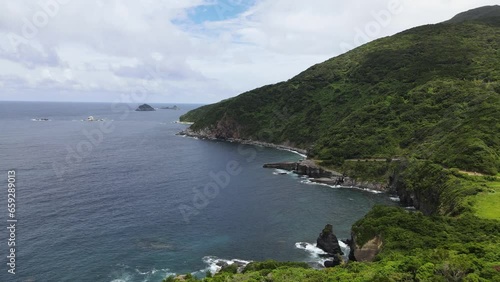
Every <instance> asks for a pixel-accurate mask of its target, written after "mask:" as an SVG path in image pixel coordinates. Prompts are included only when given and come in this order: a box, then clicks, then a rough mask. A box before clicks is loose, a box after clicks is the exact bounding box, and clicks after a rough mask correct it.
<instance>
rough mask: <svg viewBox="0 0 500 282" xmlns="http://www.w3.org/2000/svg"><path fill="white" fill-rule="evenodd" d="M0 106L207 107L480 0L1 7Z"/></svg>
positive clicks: (83, 1)
mask: <svg viewBox="0 0 500 282" xmlns="http://www.w3.org/2000/svg"><path fill="white" fill-rule="evenodd" d="M0 1H1V7H2V8H1V9H0V38H1V40H0V101H75V102H119V101H121V102H123V101H139V100H140V101H144V102H158V103H160V102H162V103H213V102H217V101H220V100H223V99H227V98H229V97H233V96H236V95H238V94H240V93H243V92H245V91H249V90H252V89H254V88H257V87H261V86H263V85H267V84H273V83H277V82H280V81H284V80H288V79H290V78H292V77H293V76H295V75H297V74H299V73H300V72H302V71H304V70H305V69H307V68H308V67H310V66H312V65H314V64H317V63H321V62H323V61H325V60H327V59H329V58H332V57H335V56H338V55H340V54H342V53H344V52H346V51H348V50H350V49H353V48H355V47H357V46H360V45H362V44H365V43H367V42H369V41H372V40H375V39H377V38H381V37H385V36H390V35H393V34H396V33H398V32H401V31H403V30H406V29H409V28H412V27H416V26H420V25H424V24H434V23H439V22H442V21H445V20H448V19H450V18H452V17H453V16H454V15H456V14H458V13H460V12H463V11H466V10H469V9H473V8H477V7H480V6H485V5H496V4H499V1H498V0H496V1H488V0H472V1H471V0H419V1H415V0H370V1H367V0H364V1H361V0H349V1H346V0H249V1H244V0H141V1H137V0H38V1H34V0H0Z"/></svg>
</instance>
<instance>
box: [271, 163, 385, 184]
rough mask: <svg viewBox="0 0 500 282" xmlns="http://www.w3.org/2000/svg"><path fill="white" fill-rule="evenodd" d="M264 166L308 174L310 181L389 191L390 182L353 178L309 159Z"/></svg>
mask: <svg viewBox="0 0 500 282" xmlns="http://www.w3.org/2000/svg"><path fill="white" fill-rule="evenodd" d="M263 167H264V168H274V169H282V170H288V171H293V172H294V173H296V174H298V175H305V176H308V177H309V180H310V181H312V182H315V183H319V184H326V185H330V186H342V187H356V188H360V189H368V190H374V191H381V192H389V185H388V184H389V183H377V182H371V181H362V180H359V179H355V178H351V177H349V176H347V175H345V174H342V173H339V172H336V171H333V170H330V169H327V168H324V167H322V166H319V165H317V164H316V163H315V162H314V161H312V160H308V159H307V160H301V161H298V162H282V163H269V164H264V166H263Z"/></svg>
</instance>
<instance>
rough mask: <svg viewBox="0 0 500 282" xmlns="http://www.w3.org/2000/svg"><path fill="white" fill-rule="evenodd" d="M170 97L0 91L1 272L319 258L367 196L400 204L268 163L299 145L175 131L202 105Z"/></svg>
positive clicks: (83, 276)
mask: <svg viewBox="0 0 500 282" xmlns="http://www.w3.org/2000/svg"><path fill="white" fill-rule="evenodd" d="M151 105H152V106H153V107H162V106H172V104H158V103H151ZM177 106H179V107H180V108H181V110H157V111H155V112H135V111H133V109H135V107H137V105H133V107H126V106H125V105H123V104H122V105H118V106H117V105H112V104H106V103H49V102H0V159H1V161H0V179H1V181H0V182H1V183H2V186H4V188H2V189H1V191H2V192H1V193H2V196H1V199H2V201H1V203H0V205H1V206H0V230H2V231H0V250H1V254H2V260H1V261H2V263H1V264H0V281H43V282H45V281H106V282H110V281H114V282H118V281H161V280H162V279H163V278H165V277H166V276H168V275H171V274H185V273H193V274H195V275H201V276H202V275H203V274H204V273H205V272H206V271H207V270H212V271H213V270H215V269H216V265H215V263H216V262H217V261H219V260H226V261H229V260H234V259H238V260H243V261H251V260H265V259H275V260H279V261H304V262H311V263H312V262H321V258H319V257H318V253H319V251H318V249H316V248H315V247H314V242H315V241H316V238H317V237H318V234H319V233H320V231H321V230H322V229H323V227H324V226H325V224H327V223H330V224H332V225H333V226H334V232H335V233H336V235H337V236H338V237H339V238H341V239H342V238H349V236H350V227H351V225H352V224H353V223H354V222H355V221H357V220H358V219H360V218H361V217H363V216H364V215H365V214H366V213H367V212H368V211H369V210H370V209H371V207H372V206H373V205H375V204H387V205H393V204H395V203H394V202H393V201H391V199H390V198H389V195H387V194H377V193H372V192H367V191H362V190H358V189H352V188H334V187H328V186H323V185H316V184H313V183H310V181H308V180H307V179H305V178H301V177H299V176H297V175H294V174H291V173H287V174H282V173H281V172H280V171H275V170H272V169H264V168H262V165H263V164H264V163H268V162H281V161H294V160H299V159H301V158H303V156H300V155H298V154H296V153H293V152H289V151H282V150H276V149H271V148H263V147H256V146H251V145H239V144H234V143H229V142H216V141H206V140H197V139H193V138H187V137H183V136H178V135H176V133H178V132H180V131H181V130H183V129H185V128H186V127H187V125H184V124H179V123H176V121H177V120H178V119H179V116H180V115H182V114H184V113H186V112H187V111H188V110H190V109H194V108H196V107H197V106H198V105H177ZM130 109H132V110H130ZM89 116H93V117H94V119H96V120H97V121H93V122H89V121H87V118H88V117H89ZM10 170H14V171H15V181H16V182H15V184H16V191H15V194H16V195H15V196H16V198H15V199H16V202H15V204H16V210H15V219H16V220H17V222H16V223H15V225H16V230H15V243H16V246H15V248H16V250H15V256H16V257H15V264H16V265H15V266H16V269H15V272H16V274H15V275H12V274H10V273H8V272H7V270H8V269H9V266H8V265H7V263H8V260H9V259H8V258H7V255H8V254H9V247H8V238H9V236H11V234H10V233H9V230H7V228H6V227H8V226H9V224H8V222H7V220H8V219H9V218H8V216H9V215H8V213H9V212H8V210H7V204H8V203H7V193H8V190H7V189H8V187H7V185H8V184H7V180H8V171H10ZM2 225H3V226H4V227H2ZM300 242H304V243H307V244H298V243H300Z"/></svg>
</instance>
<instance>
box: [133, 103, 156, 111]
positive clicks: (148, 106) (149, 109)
mask: <svg viewBox="0 0 500 282" xmlns="http://www.w3.org/2000/svg"><path fill="white" fill-rule="evenodd" d="M135 111H136V112H154V111H156V110H155V109H154V108H153V107H151V106H150V105H148V104H143V105H140V106H139V107H138V108H137V109H136V110H135Z"/></svg>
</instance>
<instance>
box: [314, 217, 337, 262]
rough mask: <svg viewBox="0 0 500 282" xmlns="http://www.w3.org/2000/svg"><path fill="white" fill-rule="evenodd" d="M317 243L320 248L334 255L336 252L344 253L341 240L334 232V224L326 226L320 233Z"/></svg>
mask: <svg viewBox="0 0 500 282" xmlns="http://www.w3.org/2000/svg"><path fill="white" fill-rule="evenodd" d="M316 243H317V247H318V248H320V249H322V250H323V251H325V252H327V253H328V254H330V255H332V256H335V255H336V254H340V255H342V254H343V253H342V249H341V248H340V245H339V240H338V239H337V236H335V234H333V226H332V225H331V224H327V225H326V226H325V228H324V229H323V231H322V232H321V234H319V237H318V239H317V240H316Z"/></svg>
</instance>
